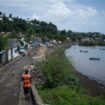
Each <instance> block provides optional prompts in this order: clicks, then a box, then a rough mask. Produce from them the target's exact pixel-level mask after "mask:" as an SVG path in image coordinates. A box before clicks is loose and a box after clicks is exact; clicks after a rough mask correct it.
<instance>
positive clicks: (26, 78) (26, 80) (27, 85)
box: [22, 68, 31, 99]
mask: <svg viewBox="0 0 105 105" xmlns="http://www.w3.org/2000/svg"><path fill="white" fill-rule="evenodd" d="M22 81H23V89H24V94H25V97H26V99H29V97H30V89H31V75H30V74H29V71H28V68H25V72H24V73H23V75H22Z"/></svg>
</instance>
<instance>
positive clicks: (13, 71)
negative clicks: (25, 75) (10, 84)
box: [12, 67, 15, 75]
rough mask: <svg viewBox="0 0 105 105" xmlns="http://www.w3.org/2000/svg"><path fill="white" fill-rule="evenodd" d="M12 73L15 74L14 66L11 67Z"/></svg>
mask: <svg viewBox="0 0 105 105" xmlns="http://www.w3.org/2000/svg"><path fill="white" fill-rule="evenodd" d="M12 75H15V67H13V68H12Z"/></svg>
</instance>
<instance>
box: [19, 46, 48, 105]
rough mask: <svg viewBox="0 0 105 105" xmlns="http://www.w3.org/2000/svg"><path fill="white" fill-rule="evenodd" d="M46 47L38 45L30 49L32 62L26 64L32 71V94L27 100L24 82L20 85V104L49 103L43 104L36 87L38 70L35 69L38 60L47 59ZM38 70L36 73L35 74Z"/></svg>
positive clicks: (39, 104) (41, 104)
mask: <svg viewBox="0 0 105 105" xmlns="http://www.w3.org/2000/svg"><path fill="white" fill-rule="evenodd" d="M46 49H47V48H46V47H45V46H38V47H37V48H33V49H31V50H30V52H31V53H30V54H31V56H30V58H31V60H32V64H30V65H26V66H28V67H29V68H30V73H31V75H32V77H33V78H32V87H31V95H30V99H29V100H26V99H25V96H24V91H23V87H22V83H21V86H20V94H19V100H18V105H47V104H43V101H42V100H41V98H40V96H39V94H38V91H37V89H36V88H35V81H37V80H36V79H37V74H38V71H37V70H35V69H34V68H35V66H36V62H38V61H41V60H45V52H46ZM35 72H36V74H35ZM33 79H34V80H33Z"/></svg>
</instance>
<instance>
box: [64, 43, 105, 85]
mask: <svg viewBox="0 0 105 105" xmlns="http://www.w3.org/2000/svg"><path fill="white" fill-rule="evenodd" d="M100 48H105V47H98V46H96V47H81V46H78V45H74V46H72V47H71V48H69V49H67V50H66V51H65V54H66V56H67V57H68V58H69V59H70V60H72V63H73V65H74V67H75V68H76V70H78V71H79V72H81V73H82V74H84V75H86V76H88V77H89V78H90V79H93V80H96V81H98V82H100V83H103V84H104V85H105V50H100ZM80 50H83V51H88V52H87V53H85V52H80ZM90 57H95V58H100V60H99V61H98V60H89V58H90Z"/></svg>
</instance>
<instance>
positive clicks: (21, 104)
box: [18, 83, 33, 105]
mask: <svg viewBox="0 0 105 105" xmlns="http://www.w3.org/2000/svg"><path fill="white" fill-rule="evenodd" d="M18 105H33V103H32V99H31V96H30V99H29V100H27V99H25V95H24V91H23V87H22V83H21V86H20V95H19V101H18Z"/></svg>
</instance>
